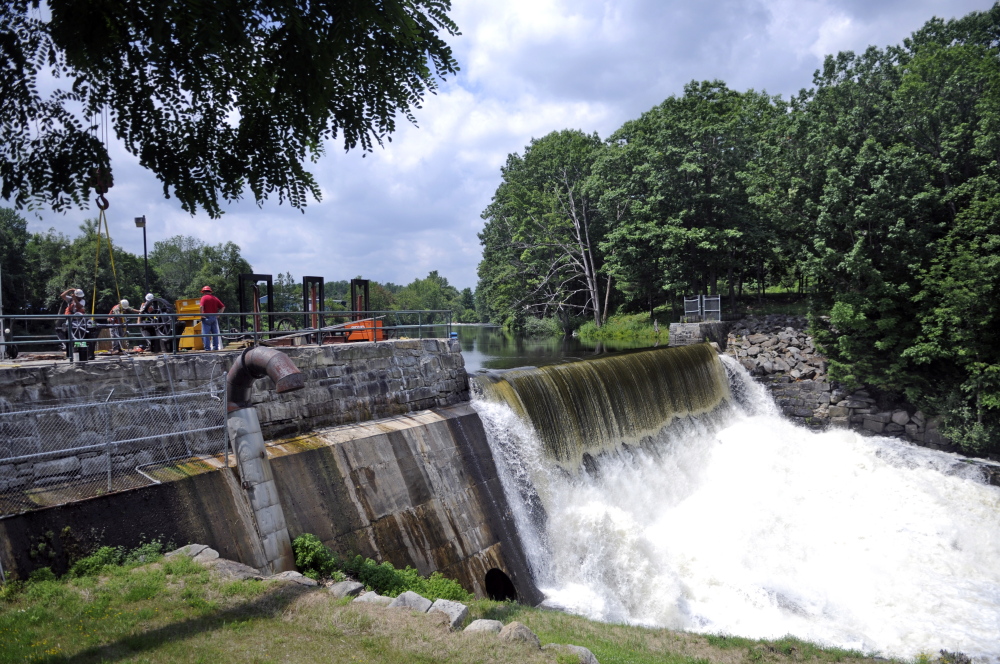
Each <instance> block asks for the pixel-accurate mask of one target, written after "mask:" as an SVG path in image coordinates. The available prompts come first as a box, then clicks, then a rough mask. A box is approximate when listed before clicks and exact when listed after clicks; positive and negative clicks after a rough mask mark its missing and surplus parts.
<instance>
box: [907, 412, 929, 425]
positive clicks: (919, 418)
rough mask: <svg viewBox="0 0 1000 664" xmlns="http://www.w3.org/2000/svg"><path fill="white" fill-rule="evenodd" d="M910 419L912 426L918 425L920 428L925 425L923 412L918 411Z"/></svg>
mask: <svg viewBox="0 0 1000 664" xmlns="http://www.w3.org/2000/svg"><path fill="white" fill-rule="evenodd" d="M910 419H911V420H913V422H914V424H919V425H920V426H924V425H925V424H926V423H927V418H925V417H924V413H923V411H920V410H918V411H917V412H915V413H914V414H913V417H911V418H910Z"/></svg>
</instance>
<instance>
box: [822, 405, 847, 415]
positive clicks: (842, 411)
mask: <svg viewBox="0 0 1000 664" xmlns="http://www.w3.org/2000/svg"><path fill="white" fill-rule="evenodd" d="M827 413H829V415H830V417H847V416H848V415H850V413H849V412H848V410H847V409H846V408H844V407H843V406H830V408H829V409H828V410H827Z"/></svg>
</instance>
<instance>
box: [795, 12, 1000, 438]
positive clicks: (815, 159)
mask: <svg viewBox="0 0 1000 664" xmlns="http://www.w3.org/2000/svg"><path fill="white" fill-rule="evenodd" d="M998 34H1000V4H998V5H994V7H993V8H992V9H991V10H990V11H989V12H974V13H973V14H970V15H969V16H967V17H965V18H963V19H959V20H957V21H949V22H944V21H940V20H937V19H935V20H933V21H931V22H929V23H928V24H927V25H925V26H924V28H923V29H921V30H920V31H918V32H917V33H915V34H914V35H913V37H912V38H910V39H908V40H906V41H905V42H904V44H903V45H902V46H898V47H891V48H888V49H885V50H879V49H875V48H870V49H868V50H867V51H866V52H865V53H864V54H862V55H860V56H857V55H855V54H853V53H841V54H839V55H838V56H837V57H835V58H834V57H828V58H827V60H826V62H825V63H824V68H823V70H822V72H818V73H817V76H816V80H815V82H816V88H815V90H813V91H810V92H808V93H805V94H804V95H803V96H802V98H801V99H800V104H801V106H802V108H803V113H802V121H803V122H804V123H805V127H806V128H805V136H806V140H807V142H808V153H809V154H810V155H811V156H810V157H809V158H808V159H807V160H806V162H805V173H807V174H808V178H809V180H810V182H809V183H808V185H807V189H808V191H809V192H810V193H809V201H808V205H807V211H808V214H809V216H810V218H811V220H812V221H813V230H812V246H811V254H812V259H811V260H812V266H813V269H814V271H815V272H816V274H817V275H818V276H820V277H822V279H823V281H824V283H825V284H826V286H827V287H828V288H829V289H830V290H831V291H832V293H833V295H832V298H831V300H830V301H829V302H827V303H821V304H822V305H823V306H824V307H825V306H830V318H829V324H828V325H819V326H818V327H819V329H818V330H817V336H818V339H819V341H820V342H821V343H822V345H823V347H824V349H825V350H826V352H827V354H828V356H829V357H830V361H831V375H832V376H834V377H836V378H839V379H841V380H845V381H847V382H851V383H865V384H870V385H874V386H876V387H878V388H881V389H883V390H888V391H892V392H896V393H903V394H905V395H906V396H907V398H908V399H909V400H910V401H911V402H913V403H915V404H917V405H918V406H921V407H923V408H926V409H930V410H932V412H938V413H941V414H943V415H944V416H945V420H946V425H947V428H948V430H949V435H953V436H954V438H955V439H956V440H957V441H959V442H960V443H962V444H964V445H966V446H967V447H968V448H969V449H978V450H985V449H988V448H993V449H997V448H1000V435H998V434H996V433H995V432H996V431H997V430H998V427H1000V354H998V351H997V346H996V343H995V341H996V337H995V335H994V332H993V330H995V329H996V328H997V325H1000V320H998V313H1000V312H998V311H997V309H996V307H995V306H993V299H994V298H992V297H991V295H992V294H993V293H995V292H996V288H997V286H998V284H997V283H996V277H995V274H994V272H995V262H994V261H993V260H992V256H993V255H994V252H995V251H996V247H997V246H998V241H1000V240H998V237H1000V235H998V233H1000V223H998V220H997V214H998V210H1000V204H998V200H997V196H998V194H997V182H998V181H1000V170H998V169H1000V167H998V163H1000V139H998V131H997V130H998V128H1000V44H998V39H997V35H998ZM990 432H993V433H990Z"/></svg>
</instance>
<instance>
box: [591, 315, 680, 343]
mask: <svg viewBox="0 0 1000 664" xmlns="http://www.w3.org/2000/svg"><path fill="white" fill-rule="evenodd" d="M658 320H659V319H658ZM578 333H579V335H580V338H581V339H645V340H648V341H650V342H655V341H661V342H663V343H666V341H667V325H663V326H662V327H661V328H660V332H659V334H657V332H656V330H655V329H654V327H653V318H651V317H650V315H649V314H622V315H618V316H611V317H610V318H608V320H607V322H605V323H604V325H602V326H601V327H600V328H597V327H596V326H594V324H593V323H591V322H590V321H588V322H586V323H584V324H583V325H581V326H580V329H579V330H578Z"/></svg>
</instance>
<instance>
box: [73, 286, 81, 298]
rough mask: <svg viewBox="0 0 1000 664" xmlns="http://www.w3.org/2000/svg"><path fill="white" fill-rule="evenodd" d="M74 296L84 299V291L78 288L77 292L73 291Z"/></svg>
mask: <svg viewBox="0 0 1000 664" xmlns="http://www.w3.org/2000/svg"><path fill="white" fill-rule="evenodd" d="M73 295H76V296H77V297H83V291H82V290H80V289H79V288H77V289H76V290H75V291H73Z"/></svg>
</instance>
